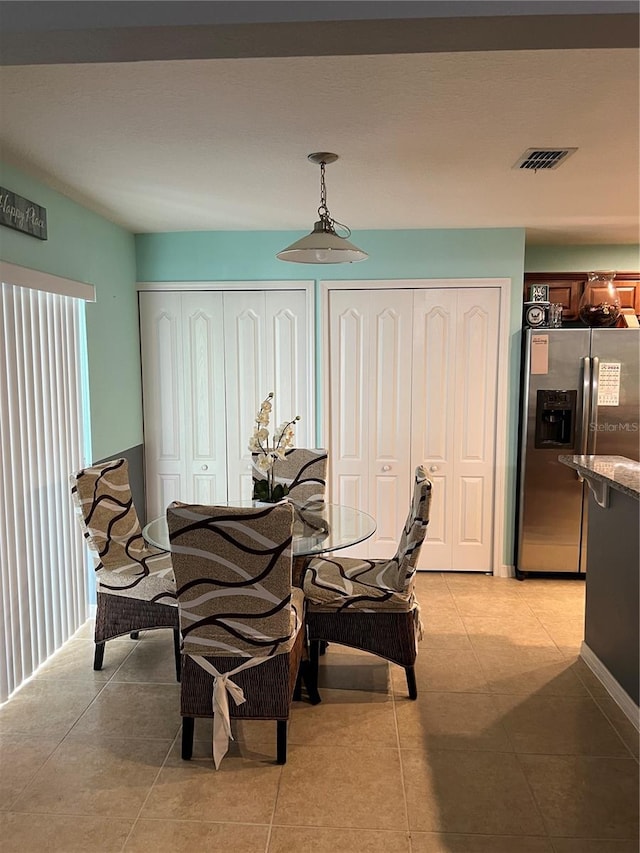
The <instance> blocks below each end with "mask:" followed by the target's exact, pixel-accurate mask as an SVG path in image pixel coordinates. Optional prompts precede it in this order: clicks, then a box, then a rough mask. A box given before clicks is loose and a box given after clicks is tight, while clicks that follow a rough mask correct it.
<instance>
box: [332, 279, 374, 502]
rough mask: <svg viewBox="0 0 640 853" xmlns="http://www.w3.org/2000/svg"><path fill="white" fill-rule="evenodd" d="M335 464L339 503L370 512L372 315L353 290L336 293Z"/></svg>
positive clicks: (334, 492)
mask: <svg viewBox="0 0 640 853" xmlns="http://www.w3.org/2000/svg"><path fill="white" fill-rule="evenodd" d="M330 298H331V314H330V347H331V349H330V383H331V403H330V406H331V428H330V438H329V450H330V456H329V464H330V471H331V475H332V486H333V488H332V497H331V499H332V500H333V501H336V502H339V503H343V502H344V503H347V502H348V501H349V497H350V498H351V500H356V499H357V500H358V503H357V504H356V503H353V504H351V505H352V506H356V507H360V508H363V509H364V508H365V507H364V506H363V504H362V503H361V501H363V500H365V501H366V498H365V496H366V493H367V488H366V484H367V477H368V465H367V447H368V446H367V442H368V424H367V421H366V419H365V417H364V411H365V400H364V389H365V377H366V376H367V375H368V372H369V360H368V357H366V355H365V354H366V351H367V342H368V330H367V316H366V310H363V309H362V306H361V305H360V304H358V303H357V302H356V304H354V302H353V291H335V292H333V293H331V297H330Z"/></svg>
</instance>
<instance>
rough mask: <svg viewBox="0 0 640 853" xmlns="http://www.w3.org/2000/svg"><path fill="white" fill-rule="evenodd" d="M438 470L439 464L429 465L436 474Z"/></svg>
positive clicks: (430, 469)
mask: <svg viewBox="0 0 640 853" xmlns="http://www.w3.org/2000/svg"><path fill="white" fill-rule="evenodd" d="M437 470H438V466H437V465H430V466H429V471H431V473H432V474H434V473H435V472H436V471H437Z"/></svg>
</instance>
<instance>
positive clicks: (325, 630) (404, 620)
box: [306, 608, 418, 699]
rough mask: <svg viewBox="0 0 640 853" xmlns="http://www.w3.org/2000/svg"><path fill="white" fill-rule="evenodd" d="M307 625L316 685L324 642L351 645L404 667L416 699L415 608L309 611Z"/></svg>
mask: <svg viewBox="0 0 640 853" xmlns="http://www.w3.org/2000/svg"><path fill="white" fill-rule="evenodd" d="M306 624H307V630H308V636H309V642H310V644H311V666H310V669H311V678H312V682H315V684H316V685H317V673H318V655H319V653H320V644H321V643H322V642H328V643H338V644H339V645H342V646H351V647H352V648H354V649H360V650H361V651H364V652H370V653H371V654H374V655H377V656H378V657H382V658H385V659H386V660H388V661H391V663H396V664H398V665H399V666H402V667H404V669H405V672H406V675H407V686H408V688H409V696H410V698H411V699H416V698H417V695H418V693H417V689H416V683H415V671H414V664H415V661H416V656H417V653H416V617H415V613H414V612H413V611H409V612H404V613H388V612H383V611H378V612H375V613H363V612H359V611H356V610H353V611H341V612H323V611H313V610H311V608H309V609H308V610H307V614H306Z"/></svg>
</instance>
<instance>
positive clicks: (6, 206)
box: [0, 187, 47, 240]
mask: <svg viewBox="0 0 640 853" xmlns="http://www.w3.org/2000/svg"><path fill="white" fill-rule="evenodd" d="M0 225H6V226H7V228H15V230H16V231H22V232H23V234H29V235H30V236H31V237H37V238H38V240H46V239H47V210H46V208H44V207H40V205H39V204H36V203H35V202H33V201H29V199H28V198H23V197H22V196H21V195H17V194H16V193H12V192H11V190H7V189H5V188H4V187H0Z"/></svg>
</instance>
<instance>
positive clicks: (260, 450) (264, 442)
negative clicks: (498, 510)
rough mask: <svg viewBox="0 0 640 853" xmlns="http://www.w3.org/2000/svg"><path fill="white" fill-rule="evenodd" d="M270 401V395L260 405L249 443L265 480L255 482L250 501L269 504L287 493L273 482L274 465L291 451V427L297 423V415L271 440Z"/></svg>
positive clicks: (281, 486) (298, 418)
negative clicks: (252, 499) (252, 498)
mask: <svg viewBox="0 0 640 853" xmlns="http://www.w3.org/2000/svg"><path fill="white" fill-rule="evenodd" d="M272 400H273V391H272V392H271V393H270V394H269V396H268V397H267V398H266V399H265V400H263V401H262V404H261V406H260V410H259V411H258V414H257V415H256V425H255V427H254V428H253V435H252V436H251V438H250V439H249V450H250V451H251V452H252V453H254V454H256V458H255V460H254V465H255V466H256V468H257V469H258V471H260V472H261V473H262V474H264V475H265V479H264V480H255V481H254V486H253V497H254V499H255V500H261V501H268V502H269V503H275V502H277V501H280V500H282V499H283V498H284V497H286V496H287V494H288V493H289V487H288V486H286V485H284V484H283V483H276V482H275V470H274V464H275V462H276V461H277V460H278V459H284V458H285V454H286V451H287V450H288V449H289V448H290V447H293V436H294V424H295V422H296V421H299V420H300V415H296V416H295V418H293V420H291V421H283V423H281V424H280V426H279V427H278V428H277V429H276V430H275V432H274V434H273V439H271V438H270V436H269V428H268V427H269V419H270V417H271V411H272V409H273V406H272V403H271V401H272Z"/></svg>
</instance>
